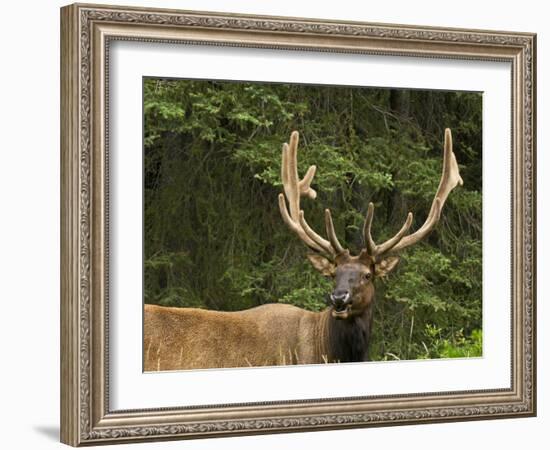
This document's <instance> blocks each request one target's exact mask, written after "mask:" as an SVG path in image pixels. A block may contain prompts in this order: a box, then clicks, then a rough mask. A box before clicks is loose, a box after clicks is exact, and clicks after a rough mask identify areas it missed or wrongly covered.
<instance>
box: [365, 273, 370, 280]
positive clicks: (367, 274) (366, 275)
mask: <svg viewBox="0 0 550 450" xmlns="http://www.w3.org/2000/svg"><path fill="white" fill-rule="evenodd" d="M365 280H370V272H367V273H366V274H365Z"/></svg>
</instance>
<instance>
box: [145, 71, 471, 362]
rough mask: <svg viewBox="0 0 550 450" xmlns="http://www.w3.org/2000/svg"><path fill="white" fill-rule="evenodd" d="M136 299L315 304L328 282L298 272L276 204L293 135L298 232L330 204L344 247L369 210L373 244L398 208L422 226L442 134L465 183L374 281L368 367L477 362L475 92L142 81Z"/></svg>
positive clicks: (303, 269)
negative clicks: (139, 291) (302, 180)
mask: <svg viewBox="0 0 550 450" xmlns="http://www.w3.org/2000/svg"><path fill="white" fill-rule="evenodd" d="M143 95H144V105H143V112H144V300H145V302H146V303H153V304H160V305H165V306H179V307H199V308H207V309H215V310H226V311H232V310H242V309H246V308H251V307H254V306H257V305H261V304H264V303H273V302H282V303H289V304H293V305H296V306H299V307H302V308H306V309H308V310H312V311H320V310H322V309H324V308H326V303H325V298H326V295H327V293H328V292H330V290H331V286H332V282H331V280H329V279H324V278H323V277H321V276H320V275H319V274H318V273H317V272H316V271H315V270H314V269H313V268H312V267H311V266H310V264H309V262H308V261H307V259H306V258H305V255H306V253H307V248H306V247H305V246H304V245H303V244H302V243H301V242H300V241H299V240H298V239H297V238H296V237H295V236H294V234H293V233H292V232H291V231H290V230H289V229H288V228H287V227H286V225H285V224H284V223H283V220H282V218H281V216H280V212H279V208H278V204H277V195H278V193H279V192H281V191H282V186H281V181H280V164H281V146H282V144H283V143H284V142H287V141H288V139H289V137H290V133H291V131H292V130H298V131H299V132H300V136H301V139H300V145H299V150H298V151H299V156H298V160H299V161H298V166H299V172H300V174H301V175H302V176H303V174H304V173H305V170H306V169H307V167H309V165H311V164H315V165H317V174H316V176H315V180H314V184H313V187H314V188H315V189H316V191H317V192H318V197H317V199H316V200H315V201H311V200H307V199H304V200H303V202H302V205H303V208H304V209H305V210H306V215H307V217H308V222H309V223H310V225H312V226H313V228H314V229H316V230H324V224H323V213H322V211H323V209H324V208H330V209H331V210H332V213H333V218H334V220H335V227H336V231H337V235H338V237H339V239H340V241H341V242H342V244H343V245H344V246H347V247H349V248H351V249H352V250H355V251H357V250H358V249H360V248H361V247H362V246H363V243H362V236H361V235H362V233H361V228H362V225H363V222H364V217H365V213H366V209H367V206H368V203H369V201H372V202H374V204H375V218H374V223H373V236H374V239H375V241H382V240H384V239H386V238H388V237H390V236H392V235H393V234H395V232H396V231H397V230H398V229H399V228H400V227H401V225H402V224H403V223H404V220H405V218H406V214H407V212H408V211H412V212H413V214H414V217H415V222H414V223H413V229H415V228H417V227H419V226H420V225H421V224H422V223H423V221H424V220H425V218H426V216H427V214H428V212H429V209H430V206H431V203H432V200H433V196H434V194H435V191H436V190H437V185H438V183H439V179H440V175H441V165H442V149H443V138H444V129H445V128H447V127H448V128H451V130H452V133H453V142H454V152H455V154H456V157H457V160H458V162H459V166H460V171H461V176H462V178H463V180H464V186H463V187H460V188H458V189H455V190H454V191H453V192H452V193H451V195H450V196H449V198H448V200H447V202H446V204H445V207H444V209H443V213H442V217H441V220H440V222H439V224H438V226H437V227H436V229H435V231H433V232H432V233H431V235H430V236H429V237H428V238H427V239H426V240H424V241H423V242H422V243H420V244H417V245H416V246H414V247H413V248H410V249H407V250H406V251H404V252H403V253H402V255H401V256H402V258H401V263H400V265H399V267H398V269H397V270H396V271H395V272H393V273H392V275H390V276H389V277H388V278H387V279H384V280H378V281H377V282H376V289H377V291H376V298H377V301H376V309H375V314H374V322H375V323H374V328H373V334H372V342H371V347H370V349H371V350H370V356H371V358H372V359H373V360H392V359H393V360H395V359H398V360H403V359H418V358H442V357H472V356H480V355H481V354H482V242H481V239H482V195H481V192H482V94H481V93H477V92H446V91H424V90H405V89H380V88H361V87H341V86H312V85H299V84H268V83H248V82H228V81H207V80H204V81H203V80H173V79H156V78H145V79H144V83H143Z"/></svg>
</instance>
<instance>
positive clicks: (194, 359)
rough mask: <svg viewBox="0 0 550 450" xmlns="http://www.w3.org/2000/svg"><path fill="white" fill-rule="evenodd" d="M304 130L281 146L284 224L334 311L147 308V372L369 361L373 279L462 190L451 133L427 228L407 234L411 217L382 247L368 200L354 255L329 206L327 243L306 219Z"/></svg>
mask: <svg viewBox="0 0 550 450" xmlns="http://www.w3.org/2000/svg"><path fill="white" fill-rule="evenodd" d="M298 140H299V135H298V132H296V131H294V132H292V134H291V136H290V142H289V143H288V144H287V143H285V144H284V145H283V152H282V170H281V177H282V183H283V190H284V193H281V194H279V198H278V200H279V208H280V211H281V215H282V218H283V221H284V222H285V223H286V225H287V226H288V228H290V230H291V231H293V232H294V233H295V234H296V235H297V236H298V237H299V238H300V240H302V241H303V242H304V243H305V245H306V246H307V247H308V248H309V249H310V251H311V253H310V254H308V255H307V257H308V258H309V261H310V262H311V263H312V265H313V267H314V268H315V269H316V270H317V271H319V272H320V273H321V274H322V275H324V276H327V277H331V278H333V279H334V289H333V290H332V292H331V293H330V294H329V295H328V307H327V308H326V309H325V310H324V311H322V312H312V311H307V310H304V309H301V308H298V307H296V306H292V305H288V304H280V303H273V304H266V305H262V306H258V307H255V308H251V309H248V310H244V311H236V312H220V311H209V310H204V309H197V308H169V307H162V306H155V305H145V311H144V370H145V371H157V370H179V369H194V368H216V367H217V368H221V367H243V366H265V365H285V364H316V363H327V362H357V361H367V360H368V359H369V356H368V348H369V340H370V334H371V328H372V319H373V305H374V280H375V279H376V278H379V277H383V276H385V275H387V274H388V273H390V272H391V271H392V270H394V269H395V267H396V266H397V264H398V262H399V256H397V254H398V253H399V252H401V251H402V250H404V249H406V248H407V247H410V246H411V245H413V244H415V243H417V242H419V241H420V240H422V239H424V238H425V237H426V236H427V235H428V233H430V231H431V230H433V228H434V227H435V226H436V224H437V223H438V221H439V218H440V216H441V210H442V208H443V205H444V204H445V200H446V199H447V197H448V195H449V193H450V192H451V191H452V190H453V189H454V188H455V187H456V186H457V185H462V178H461V177H460V174H459V170H458V164H457V161H456V157H455V155H454V153H453V150H452V136H451V131H450V130H449V129H446V130H445V144H444V152H443V171H442V175H441V180H440V182H439V187H438V189H437V192H436V193H435V197H434V199H433V203H432V205H431V209H430V212H429V214H428V217H427V218H426V221H425V222H424V224H423V225H422V226H421V227H420V228H419V229H418V230H416V231H415V232H414V233H412V234H407V232H408V231H409V229H410V227H411V224H412V222H413V215H412V213H411V212H409V213H408V215H407V218H406V220H405V223H404V225H403V226H402V227H401V229H400V230H399V231H398V232H397V233H396V234H395V235H394V236H393V237H392V238H390V239H388V240H387V241H386V242H383V243H381V244H376V243H375V242H374V240H373V238H372V235H371V226H372V221H373V216H374V205H373V203H369V205H368V209H367V214H366V218H365V222H364V226H363V237H364V245H365V247H364V248H363V249H361V251H360V252H359V253H358V254H357V255H355V256H354V255H352V254H351V253H350V251H349V250H348V249H345V248H344V247H342V245H341V244H340V242H339V241H338V238H337V237H336V233H335V229H334V224H333V220H332V216H331V212H330V210H329V209H326V210H325V217H324V218H325V228H326V236H327V238H328V239H325V238H323V237H322V236H320V235H319V234H318V233H316V232H315V231H314V230H313V229H312V228H311V227H310V226H309V225H308V223H307V222H306V219H305V215H304V211H303V209H302V208H301V205H300V200H301V198H302V197H307V198H310V199H312V200H314V199H315V198H316V196H317V193H316V192H315V191H314V190H313V189H312V188H311V183H312V181H313V177H314V176H315V172H316V166H311V167H310V168H309V169H308V170H307V172H306V174H305V175H304V177H303V178H302V179H300V178H299V176H298V169H297V151H298Z"/></svg>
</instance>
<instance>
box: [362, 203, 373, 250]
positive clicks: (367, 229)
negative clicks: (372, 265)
mask: <svg viewBox="0 0 550 450" xmlns="http://www.w3.org/2000/svg"><path fill="white" fill-rule="evenodd" d="M373 217H374V203H372V202H370V203H369V208H368V209H367V217H365V224H364V225H363V236H364V237H365V246H366V247H367V253H368V254H369V255H371V256H376V244H375V243H374V240H373V239H372V234H371V227H372V219H373Z"/></svg>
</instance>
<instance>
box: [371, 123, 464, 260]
mask: <svg viewBox="0 0 550 450" xmlns="http://www.w3.org/2000/svg"><path fill="white" fill-rule="evenodd" d="M462 183H463V182H462V178H461V177H460V173H459V171H458V164H457V162H456V157H455V154H454V153H453V138H452V135H451V130H450V129H449V128H447V129H445V147H444V150H443V172H442V174H441V180H440V182H439V187H438V188H437V192H436V193H435V197H434V200H433V202H432V207H431V209H430V213H429V214H428V217H427V219H426V221H425V222H424V224H423V225H422V226H421V227H420V228H419V229H418V230H417V231H415V232H414V233H413V234H410V235H407V236H405V234H406V233H407V231H408V229H409V228H410V226H411V224H412V218H413V216H412V213H411V212H409V214H408V215H407V220H406V221H405V224H404V225H403V227H402V228H401V230H399V232H398V233H397V234H396V235H395V236H394V237H392V238H391V239H388V240H387V241H386V242H384V243H383V244H380V245H376V244H375V243H374V241H373V239H372V236H371V225H372V219H373V215H374V205H373V204H372V203H369V208H368V211H367V216H366V218H365V225H364V227H363V233H364V235H365V245H366V252H367V253H368V255H370V256H372V257H374V258H375V259H376V260H380V259H382V257H383V256H384V255H386V254H388V253H397V252H399V251H401V250H403V249H404V248H407V247H409V246H411V245H413V244H416V243H417V242H418V241H420V240H422V239H423V238H424V237H426V235H427V234H428V233H429V232H430V231H431V230H432V229H433V228H434V227H435V225H436V224H437V222H439V217H440V215H441V210H442V209H443V205H444V204H445V200H447V196H448V195H449V193H450V192H451V191H452V190H453V189H454V188H455V187H456V186H457V185H461V186H462Z"/></svg>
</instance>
